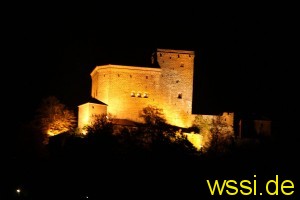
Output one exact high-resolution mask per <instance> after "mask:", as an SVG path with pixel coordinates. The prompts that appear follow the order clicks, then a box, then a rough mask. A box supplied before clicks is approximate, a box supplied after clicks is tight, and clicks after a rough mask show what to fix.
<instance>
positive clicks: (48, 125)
mask: <svg viewBox="0 0 300 200" xmlns="http://www.w3.org/2000/svg"><path fill="white" fill-rule="evenodd" d="M35 122H36V125H37V127H38V129H39V130H40V131H42V133H44V134H46V135H48V136H53V135H57V134H60V133H63V132H67V131H70V130H72V129H74V128H75V126H76V117H75V115H74V113H73V111H71V110H69V109H67V108H66V106H65V105H64V104H62V103H60V101H59V100H58V99H57V98H56V97H55V96H49V97H46V98H44V99H43V100H42V102H41V104H40V105H39V107H38V109H37V115H36V118H35Z"/></svg>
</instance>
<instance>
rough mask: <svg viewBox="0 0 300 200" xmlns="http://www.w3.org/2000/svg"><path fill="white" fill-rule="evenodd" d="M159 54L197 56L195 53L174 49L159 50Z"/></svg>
mask: <svg viewBox="0 0 300 200" xmlns="http://www.w3.org/2000/svg"><path fill="white" fill-rule="evenodd" d="M157 53H175V54H189V55H195V52H194V51H187V50H174V49H157Z"/></svg>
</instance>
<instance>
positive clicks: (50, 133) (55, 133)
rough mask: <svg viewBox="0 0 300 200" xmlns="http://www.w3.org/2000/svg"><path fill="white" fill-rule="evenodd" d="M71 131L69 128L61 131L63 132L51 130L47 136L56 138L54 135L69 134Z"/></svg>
mask: <svg viewBox="0 0 300 200" xmlns="http://www.w3.org/2000/svg"><path fill="white" fill-rule="evenodd" d="M68 130H69V129H67V128H64V129H61V130H52V129H49V130H48V131H47V135H48V136H54V135H58V134H60V133H64V132H67V131H68Z"/></svg>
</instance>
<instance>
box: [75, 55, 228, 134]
mask: <svg viewBox="0 0 300 200" xmlns="http://www.w3.org/2000/svg"><path fill="white" fill-rule="evenodd" d="M151 58H152V60H151V61H152V64H153V66H156V67H153V66H151V67H138V66H123V65H111V64H108V65H102V66H97V67H95V69H94V70H93V71H92V72H91V78H92V89H91V96H92V97H93V98H94V99H97V100H99V102H95V101H94V102H87V103H85V104H82V105H80V106H79V111H78V113H79V114H78V127H79V128H83V127H84V126H85V125H87V124H89V123H90V122H91V116H93V115H95V114H108V113H109V114H111V115H112V116H113V117H114V118H117V119H126V120H130V121H135V122H142V118H140V116H139V115H140V111H141V110H142V109H143V108H144V107H147V106H148V105H152V106H156V107H158V108H162V109H163V113H164V115H165V118H166V120H167V122H168V123H169V124H171V125H175V126H178V127H183V128H187V127H191V126H192V124H193V121H194V118H195V116H196V115H195V114H193V113H192V100H193V77H194V58H195V52H194V51H186V50H172V49H157V50H156V52H155V53H153V54H152V57H151ZM223 116H224V117H225V118H228V120H227V122H228V123H232V125H233V113H228V114H225V115H223ZM206 117H211V118H212V117H213V116H206ZM225 121H226V120H225Z"/></svg>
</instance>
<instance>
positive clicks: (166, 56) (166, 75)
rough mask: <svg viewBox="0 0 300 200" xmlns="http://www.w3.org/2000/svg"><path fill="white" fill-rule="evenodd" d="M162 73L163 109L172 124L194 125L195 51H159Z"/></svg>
mask: <svg viewBox="0 0 300 200" xmlns="http://www.w3.org/2000/svg"><path fill="white" fill-rule="evenodd" d="M156 57H157V62H158V64H159V66H160V68H161V70H162V72H161V79H160V80H161V82H160V91H161V102H162V103H161V107H162V108H163V110H164V113H165V115H166V118H167V121H168V122H169V123H171V124H174V125H177V126H182V127H189V126H191V125H192V121H193V116H192V99H193V76H194V57H195V53H194V51H185V50H171V49H157V52H156Z"/></svg>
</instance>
